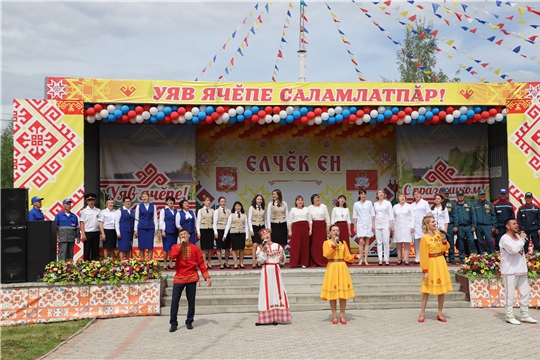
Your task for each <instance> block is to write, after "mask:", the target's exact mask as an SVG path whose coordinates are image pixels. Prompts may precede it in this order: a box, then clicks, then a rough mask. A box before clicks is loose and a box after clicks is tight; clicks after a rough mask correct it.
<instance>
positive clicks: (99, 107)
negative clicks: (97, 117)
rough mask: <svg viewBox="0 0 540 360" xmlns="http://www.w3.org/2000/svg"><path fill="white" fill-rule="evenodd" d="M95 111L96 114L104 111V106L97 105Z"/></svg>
mask: <svg viewBox="0 0 540 360" xmlns="http://www.w3.org/2000/svg"><path fill="white" fill-rule="evenodd" d="M94 110H96V112H100V111H101V110H103V106H101V104H95V105H94Z"/></svg>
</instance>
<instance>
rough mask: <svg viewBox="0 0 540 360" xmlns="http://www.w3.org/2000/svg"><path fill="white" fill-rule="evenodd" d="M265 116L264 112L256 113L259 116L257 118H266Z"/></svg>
mask: <svg viewBox="0 0 540 360" xmlns="http://www.w3.org/2000/svg"><path fill="white" fill-rule="evenodd" d="M266 114H267V112H266V111H264V110H259V112H258V113H257V115H258V116H259V118H264V117H266Z"/></svg>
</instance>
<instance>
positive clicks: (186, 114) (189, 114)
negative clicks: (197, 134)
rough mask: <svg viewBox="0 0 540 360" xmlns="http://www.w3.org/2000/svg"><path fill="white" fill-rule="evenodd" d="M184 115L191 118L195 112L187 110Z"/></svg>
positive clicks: (187, 118) (188, 118)
mask: <svg viewBox="0 0 540 360" xmlns="http://www.w3.org/2000/svg"><path fill="white" fill-rule="evenodd" d="M184 117H185V118H186V120H191V119H193V113H192V112H191V111H186V113H185V114H184ZM182 124H183V123H182Z"/></svg>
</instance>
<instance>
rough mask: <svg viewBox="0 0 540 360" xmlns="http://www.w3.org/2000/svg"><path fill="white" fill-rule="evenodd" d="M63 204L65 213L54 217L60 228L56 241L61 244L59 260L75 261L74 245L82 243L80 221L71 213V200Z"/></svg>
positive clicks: (62, 212)
mask: <svg viewBox="0 0 540 360" xmlns="http://www.w3.org/2000/svg"><path fill="white" fill-rule="evenodd" d="M62 204H63V205H64V211H61V212H59V213H58V214H56V216H55V217H54V222H56V225H57V226H58V235H57V239H56V241H57V242H59V243H60V252H59V253H58V260H73V247H74V243H75V242H77V244H78V243H79V242H80V232H79V219H78V218H77V215H75V214H74V213H72V212H71V200H69V199H66V200H64V201H63V202H62Z"/></svg>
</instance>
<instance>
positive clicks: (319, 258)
mask: <svg viewBox="0 0 540 360" xmlns="http://www.w3.org/2000/svg"><path fill="white" fill-rule="evenodd" d="M308 210H309V213H310V214H311V221H312V225H311V229H312V231H311V242H310V244H311V248H310V250H309V253H310V257H311V259H310V263H311V265H312V266H321V267H326V264H327V263H328V259H327V258H325V257H324V256H323V243H324V242H325V241H326V234H327V233H328V231H329V229H330V215H329V214H328V208H327V207H326V205H324V204H321V197H320V196H319V194H313V195H311V205H309V207H308Z"/></svg>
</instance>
